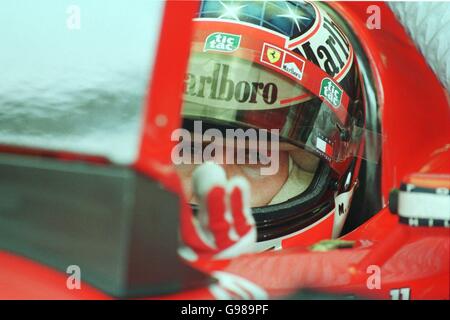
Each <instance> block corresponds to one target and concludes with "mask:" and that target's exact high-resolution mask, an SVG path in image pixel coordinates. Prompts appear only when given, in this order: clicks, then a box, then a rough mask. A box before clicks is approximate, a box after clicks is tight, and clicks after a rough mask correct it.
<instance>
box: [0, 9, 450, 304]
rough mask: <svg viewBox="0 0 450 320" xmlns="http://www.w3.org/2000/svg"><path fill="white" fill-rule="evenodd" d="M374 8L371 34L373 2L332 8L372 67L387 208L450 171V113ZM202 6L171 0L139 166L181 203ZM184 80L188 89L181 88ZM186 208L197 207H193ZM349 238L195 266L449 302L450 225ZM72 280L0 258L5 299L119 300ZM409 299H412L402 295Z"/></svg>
mask: <svg viewBox="0 0 450 320" xmlns="http://www.w3.org/2000/svg"><path fill="white" fill-rule="evenodd" d="M375 4H376V5H377V6H379V7H380V8H381V19H382V20H381V29H374V30H370V29H368V28H367V27H366V21H367V18H368V16H369V15H370V14H368V13H367V8H368V7H369V6H370V5H371V3H368V2H333V3H331V4H330V5H331V6H332V7H334V8H335V9H336V10H337V11H338V12H339V13H340V14H341V15H342V16H343V17H344V18H345V19H346V21H348V23H349V24H350V25H351V26H352V27H353V30H354V32H355V33H356V34H357V36H358V37H359V39H360V41H361V43H362V45H363V47H364V50H365V53H366V55H367V56H368V59H369V61H370V64H371V67H372V72H373V76H374V80H375V86H376V89H377V94H378V101H379V111H380V113H379V114H380V116H381V119H380V120H381V124H382V133H383V136H384V140H383V153H382V174H381V183H382V195H383V199H384V200H385V204H386V203H387V199H388V196H389V192H390V191H391V190H392V189H393V188H397V187H398V186H399V184H400V183H401V182H402V181H403V180H404V179H405V178H406V177H407V176H408V175H410V174H412V173H415V172H422V173H439V174H445V173H449V167H448V164H449V162H448V158H449V153H450V150H449V148H448V143H449V137H450V125H449V119H450V109H449V107H448V105H449V104H448V100H447V99H448V98H447V96H446V93H445V91H444V89H443V88H442V85H441V84H440V83H439V81H438V80H437V78H436V77H435V75H434V74H433V72H432V70H431V69H430V67H429V66H428V65H427V63H426V61H425V60H424V58H423V56H422V55H421V54H420V53H419V52H418V51H417V49H416V48H415V46H414V44H413V43H412V41H411V40H410V38H409V36H408V35H407V34H406V33H405V31H404V29H403V27H402V26H401V25H400V24H399V23H398V21H397V20H396V18H395V17H394V15H393V13H392V12H391V11H390V9H389V8H388V7H387V5H386V4H384V3H380V2H376V3H375ZM197 6H198V3H197V2H193V1H187V2H179V1H169V2H167V5H166V9H165V17H164V21H163V26H162V31H161V38H160V42H159V48H158V53H157V56H156V61H157V64H156V65H155V68H154V74H153V77H152V79H153V81H152V82H151V86H150V88H149V94H148V99H147V106H148V107H147V109H146V115H145V119H144V121H145V126H144V129H143V133H142V143H141V148H140V153H139V157H138V160H137V161H136V163H135V165H134V168H135V169H136V170H137V171H139V172H141V173H144V174H145V175H147V176H149V177H151V178H152V179H154V180H157V181H160V182H161V183H162V184H163V185H164V186H165V187H166V188H167V189H169V190H172V191H175V192H177V193H178V194H179V195H180V197H182V192H181V185H180V182H179V179H178V177H177V175H176V174H175V172H174V171H173V169H172V168H171V160H170V151H171V149H172V146H173V145H172V143H171V142H169V141H170V135H171V133H172V131H173V130H174V129H176V128H178V127H179V125H180V107H181V92H182V89H183V88H182V86H183V80H184V78H183V77H184V70H185V69H186V65H187V58H188V55H189V44H190V32H191V29H190V28H191V19H192V17H193V15H194V13H195V11H196V9H197ZM175 38H176V39H177V41H176V46H177V48H176V51H175V50H174V45H175V41H172V40H173V39H175ZM173 52H176V57H174V56H173V54H171V53H173ZM177 83H179V86H178V87H174V84H177ZM167 88H171V92H167ZM175 92H178V93H179V94H175ZM149 106H151V108H150V107H149ZM446 145H447V147H446ZM4 151H8V152H18V150H11V149H8V150H6V149H4ZM21 152H22V153H24V152H25V153H27V151H23V150H21ZM62 155H63V156H64V155H65V154H64V153H62ZM53 156H55V155H53ZM66 156H67V155H66ZM75 157H76V156H75ZM83 160H86V161H95V160H96V159H95V158H93V159H89V158H88V159H83ZM182 210H190V209H189V207H188V206H187V205H184V207H183V209H182ZM331 223H332V221H331V220H330V219H325V220H323V221H321V225H322V226H323V227H324V228H327V227H328V226H327V224H331ZM343 239H346V240H354V241H355V246H354V247H353V248H351V249H341V250H332V251H328V252H313V251H310V250H309V249H308V246H309V245H311V244H313V243H315V242H316V241H318V240H320V239H313V238H312V239H306V240H305V239H304V240H302V243H297V242H295V241H293V242H292V241H291V243H284V245H285V246H286V247H287V248H285V249H284V250H281V251H277V252H264V253H257V254H250V255H243V256H240V257H237V258H235V259H231V260H221V261H208V262H198V263H196V264H193V266H194V267H195V268H196V269H199V270H202V271H203V272H205V273H207V274H211V273H213V272H217V271H221V272H226V273H229V274H233V275H236V276H239V277H242V278H244V279H247V280H249V281H251V282H252V283H254V284H256V285H257V286H259V287H260V288H262V289H263V290H264V291H265V292H267V293H268V296H269V297H279V296H285V295H288V294H290V293H293V292H295V291H297V290H299V289H300V288H311V289H317V290H320V291H325V292H330V293H339V294H340V293H342V294H352V295H357V296H362V297H370V298H381V299H392V298H394V299H395V298H397V299H399V298H400V299H401V298H410V299H450V292H449V286H450V285H449V281H450V280H449V273H450V270H449V268H450V267H449V266H450V261H449V255H450V229H449V228H445V227H433V228H428V227H410V226H408V225H405V224H401V223H399V219H398V216H397V215H394V214H392V213H391V212H390V211H389V209H388V208H387V207H385V208H383V209H382V210H381V211H380V212H379V213H377V214H376V215H375V216H374V217H373V218H371V219H370V220H369V221H367V222H366V223H364V224H363V225H361V226H359V227H358V228H357V229H356V230H354V231H352V232H351V233H349V234H347V235H345V236H344V237H343ZM374 266H375V267H374ZM377 268H379V269H377ZM376 272H379V274H380V275H381V278H380V279H381V286H379V287H376V288H373V287H371V286H370V284H369V285H368V282H370V281H371V276H372V275H373V274H374V273H376ZM66 280H67V274H65V273H62V272H59V271H56V270H54V269H52V268H50V267H47V266H45V265H42V264H39V263H37V262H34V261H32V260H30V259H27V258H24V257H20V256H17V255H14V254H12V253H7V252H0V299H111V298H112V297H110V296H108V295H107V294H105V293H102V292H101V291H100V290H98V289H96V288H94V287H92V286H90V285H88V284H87V283H83V284H82V288H81V289H80V290H68V289H67V288H66V285H65V284H66ZM402 289H403V291H402ZM404 289H408V290H406V291H405V290H404ZM405 292H408V294H407V296H402V294H404V293H405ZM149 298H168V299H212V298H215V296H214V295H213V294H212V293H211V291H210V290H209V288H208V287H204V288H200V289H196V290H190V291H186V292H180V293H177V294H173V295H170V296H163V297H149Z"/></svg>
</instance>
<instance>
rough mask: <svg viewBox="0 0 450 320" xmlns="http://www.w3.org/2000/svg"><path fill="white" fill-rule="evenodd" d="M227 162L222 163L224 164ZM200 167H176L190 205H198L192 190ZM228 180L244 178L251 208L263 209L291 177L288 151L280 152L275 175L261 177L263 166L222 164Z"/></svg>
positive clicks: (187, 165)
mask: <svg viewBox="0 0 450 320" xmlns="http://www.w3.org/2000/svg"><path fill="white" fill-rule="evenodd" d="M224 162H225V161H222V163H224ZM197 166H198V165H195V164H181V165H177V166H175V168H176V170H177V172H178V174H179V176H180V178H181V180H182V183H183V187H184V191H185V194H186V197H187V199H188V201H189V202H190V203H193V204H195V203H197V199H196V197H195V195H194V193H193V190H192V174H193V171H194V170H195V168H196V167H197ZM221 166H222V167H223V169H224V170H225V173H226V175H227V178H228V179H230V178H231V177H234V176H243V177H245V178H246V179H247V180H248V182H249V183H250V188H251V206H252V207H261V206H265V205H267V204H269V203H270V201H271V200H272V198H273V197H274V196H275V195H276V194H277V193H278V191H279V190H280V189H281V187H282V186H283V184H284V183H285V182H286V180H287V178H288V175H289V154H288V152H287V151H279V168H278V170H277V172H276V173H275V174H273V175H261V171H260V169H261V168H262V167H263V166H264V165H261V164H221Z"/></svg>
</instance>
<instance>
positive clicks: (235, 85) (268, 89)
mask: <svg viewBox="0 0 450 320" xmlns="http://www.w3.org/2000/svg"><path fill="white" fill-rule="evenodd" d="M306 92H307V91H306V90H305V89H304V88H303V87H302V86H300V85H297V84H295V83H294V82H292V81H290V80H289V79H287V78H285V77H281V76H279V75H277V74H276V73H274V72H271V71H269V70H266V69H264V68H263V67H261V66H259V65H257V64H254V63H252V62H249V61H246V60H243V59H240V58H237V57H235V56H224V55H215V54H211V53H209V54H202V53H196V54H193V55H192V56H191V59H190V65H189V71H188V74H187V76H186V88H185V93H184V100H185V101H186V102H189V103H192V104H197V105H203V106H208V107H212V108H223V109H228V110H266V109H274V108H280V107H284V105H283V102H284V101H286V100H289V99H291V98H293V97H298V96H301V95H304V94H305V93H306ZM307 96H309V95H307ZM304 101H305V100H304ZM296 102H297V103H298V101H296Z"/></svg>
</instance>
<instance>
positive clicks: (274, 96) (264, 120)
mask: <svg viewBox="0 0 450 320" xmlns="http://www.w3.org/2000/svg"><path fill="white" fill-rule="evenodd" d="M327 80H328V79H324V80H323V82H324V83H323V86H322V87H323V88H322V90H321V92H320V95H321V96H327V97H328V99H329V100H331V99H333V97H336V94H337V93H336V91H335V90H336V88H334V87H333V84H332V83H331V82H330V81H331V80H330V81H328V82H327ZM185 85H186V86H185V92H184V96H183V98H184V105H183V116H184V117H185V118H188V119H194V120H209V121H214V122H221V123H227V124H229V125H231V126H237V127H250V128H261V129H278V130H280V136H281V137H282V138H283V139H285V140H286V141H289V142H291V143H293V144H295V145H297V146H300V147H303V148H304V149H306V150H308V151H311V152H313V153H315V154H318V155H320V156H321V157H322V158H324V159H326V160H328V161H336V162H340V161H343V160H345V159H347V158H349V157H354V156H361V155H360V150H359V148H360V143H361V141H362V139H363V138H364V137H365V136H366V135H369V136H370V139H371V140H374V139H375V140H376V141H377V142H378V141H380V140H381V139H380V136H379V135H377V134H373V133H369V132H368V131H367V130H365V129H363V128H360V127H358V126H357V125H356V123H357V121H356V119H352V118H350V117H349V116H348V114H347V113H346V111H345V110H344V112H345V113H346V117H345V118H346V119H347V121H346V123H345V124H343V123H342V121H340V120H339V119H338V118H337V117H338V115H337V113H336V112H335V110H333V108H330V106H329V105H327V104H326V103H325V102H323V101H322V99H321V98H320V97H317V96H315V95H313V94H312V93H311V92H309V91H308V90H307V89H306V88H304V87H303V86H301V85H300V84H299V83H297V82H294V81H292V80H291V79H289V78H287V77H284V76H282V75H280V74H279V73H276V72H274V71H272V70H269V69H267V68H264V67H263V66H261V65H259V64H257V63H253V62H251V61H249V60H246V59H241V58H239V56H236V55H224V54H216V53H211V52H208V53H199V52H195V51H194V52H192V54H191V58H190V64H189V69H188V73H187V75H186V82H185ZM341 111H342V110H341ZM378 145H379V144H377V146H378ZM362 157H363V158H365V159H366V160H369V161H374V162H377V161H378V158H379V150H373V149H371V152H370V153H368V152H366V153H364V154H363V155H362Z"/></svg>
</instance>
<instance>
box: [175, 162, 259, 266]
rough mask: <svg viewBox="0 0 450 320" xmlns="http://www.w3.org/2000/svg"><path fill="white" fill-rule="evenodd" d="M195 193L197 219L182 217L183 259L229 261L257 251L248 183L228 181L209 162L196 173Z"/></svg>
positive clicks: (244, 181) (221, 170)
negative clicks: (197, 203) (228, 259)
mask: <svg viewBox="0 0 450 320" xmlns="http://www.w3.org/2000/svg"><path fill="white" fill-rule="evenodd" d="M193 189H194V192H195V195H196V197H197V199H198V201H199V205H198V212H197V214H196V216H194V215H192V214H191V215H190V216H182V217H181V235H182V240H183V243H184V246H183V247H182V248H180V250H179V253H180V255H181V256H182V257H183V258H185V259H187V260H190V261H196V260H198V259H199V258H207V259H226V258H231V257H235V256H238V255H240V254H243V253H249V252H252V251H254V250H255V244H256V227H255V220H254V219H253V216H252V213H251V208H250V199H249V197H250V186H249V184H248V182H247V180H246V179H245V178H243V177H233V178H232V179H230V180H227V178H226V175H225V171H224V170H223V168H222V167H220V166H219V165H217V164H215V163H212V162H206V163H204V164H202V165H200V166H199V167H198V168H197V169H196V170H195V171H194V174H193Z"/></svg>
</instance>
